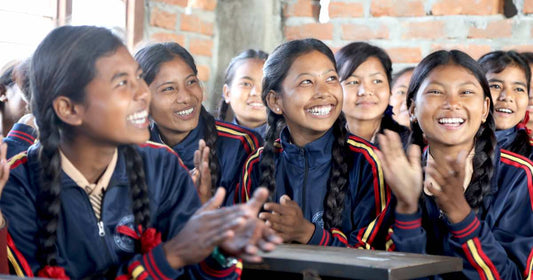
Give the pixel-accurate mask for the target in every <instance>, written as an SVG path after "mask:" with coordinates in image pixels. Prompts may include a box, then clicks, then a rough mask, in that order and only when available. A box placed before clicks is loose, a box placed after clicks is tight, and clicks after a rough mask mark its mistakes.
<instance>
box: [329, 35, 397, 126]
mask: <svg viewBox="0 0 533 280" xmlns="http://www.w3.org/2000/svg"><path fill="white" fill-rule="evenodd" d="M371 57H375V58H377V59H378V60H379V62H381V65H382V66H383V69H384V70H385V74H386V76H387V82H388V84H389V92H390V89H391V87H392V83H391V80H392V61H391V59H390V57H389V55H388V54H387V53H386V52H385V51H384V50H383V49H381V48H379V47H376V46H373V45H370V44H368V43H364V42H354V43H350V44H348V45H346V46H344V47H342V48H341V49H340V50H339V51H338V52H337V53H335V61H336V65H337V69H339V79H340V81H341V82H342V81H344V80H346V79H348V77H350V75H352V73H353V72H354V71H355V70H356V69H357V67H359V66H360V65H361V64H363V63H364V62H365V61H367V60H368V59H369V58H371ZM385 129H389V130H392V131H395V132H398V133H401V132H403V131H405V128H403V127H402V126H401V125H400V124H398V123H397V122H396V121H395V120H394V119H393V118H392V110H390V109H389V110H385V111H384V112H383V118H382V119H381V125H380V129H379V132H380V133H383V131H384V130H385Z"/></svg>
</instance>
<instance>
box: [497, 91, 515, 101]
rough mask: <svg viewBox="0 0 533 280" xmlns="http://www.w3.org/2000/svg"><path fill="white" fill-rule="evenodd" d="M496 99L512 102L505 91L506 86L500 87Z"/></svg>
mask: <svg viewBox="0 0 533 280" xmlns="http://www.w3.org/2000/svg"><path fill="white" fill-rule="evenodd" d="M498 101H509V102H512V101H513V100H512V98H510V96H509V94H508V93H507V89H506V88H502V90H501V91H500V94H499V95H498Z"/></svg>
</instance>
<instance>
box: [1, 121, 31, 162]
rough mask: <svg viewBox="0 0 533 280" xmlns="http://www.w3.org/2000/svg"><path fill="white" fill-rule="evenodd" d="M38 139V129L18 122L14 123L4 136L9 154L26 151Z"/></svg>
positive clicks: (9, 155) (9, 156)
mask: <svg viewBox="0 0 533 280" xmlns="http://www.w3.org/2000/svg"><path fill="white" fill-rule="evenodd" d="M36 139H37V130H36V129H34V128H33V127H31V126H29V125H26V124H23V123H16V124H15V125H13V127H12V128H11V130H10V131H9V133H8V134H7V136H6V137H5V138H4V142H5V143H7V156H6V158H8V159H9V158H11V157H12V156H14V155H16V154H18V153H20V152H23V151H26V150H27V149H28V148H29V147H30V146H31V145H32V144H33V143H35V140H36Z"/></svg>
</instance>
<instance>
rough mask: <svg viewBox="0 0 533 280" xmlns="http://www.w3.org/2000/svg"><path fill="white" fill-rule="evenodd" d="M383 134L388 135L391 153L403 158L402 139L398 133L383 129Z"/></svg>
mask: <svg viewBox="0 0 533 280" xmlns="http://www.w3.org/2000/svg"><path fill="white" fill-rule="evenodd" d="M384 132H385V135H387V137H388V141H387V142H388V144H389V147H390V152H392V155H393V156H394V157H397V158H405V153H404V151H403V145H402V140H401V139H400V135H399V134H398V133H396V132H394V131H392V130H388V129H385V131H384Z"/></svg>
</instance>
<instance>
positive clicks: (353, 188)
mask: <svg viewBox="0 0 533 280" xmlns="http://www.w3.org/2000/svg"><path fill="white" fill-rule="evenodd" d="M263 70H264V77H263V92H262V99H263V102H264V103H265V104H266V106H267V108H268V125H269V130H268V133H267V137H266V139H265V146H264V147H263V148H261V149H259V150H258V151H256V152H255V153H254V154H252V155H251V156H250V157H249V159H248V161H247V163H246V165H245V169H244V173H243V176H242V179H241V182H242V183H241V184H240V186H239V188H240V189H239V192H238V193H237V195H236V200H237V201H246V200H247V199H248V198H249V196H250V194H251V193H252V192H253V191H254V190H255V189H256V188H257V187H259V186H267V187H268V189H269V190H270V193H271V203H267V204H265V207H264V209H265V210H266V211H269V212H268V213H267V212H264V213H261V214H260V218H262V219H265V220H266V221H267V223H268V224H270V226H271V227H272V228H273V229H274V230H276V231H277V232H278V233H279V234H280V235H281V236H282V237H283V239H284V241H285V242H298V243H302V244H312V245H322V246H353V247H358V248H366V249H370V248H381V247H382V245H383V240H384V236H383V235H381V233H379V232H378V230H379V228H380V225H381V223H382V221H383V219H384V216H385V213H386V211H387V210H388V205H389V202H390V193H389V190H388V189H387V188H386V186H385V185H384V182H383V178H382V177H381V167H380V166H379V163H378V162H377V161H376V160H375V157H374V156H375V154H374V149H373V147H372V146H371V145H370V144H368V142H367V141H365V140H363V139H361V138H359V137H357V136H353V135H348V132H347V131H346V122H345V119H344V115H343V114H342V104H343V103H342V101H343V96H342V88H341V86H340V83H339V78H338V76H337V69H336V66H335V59H334V56H333V53H332V52H331V50H330V49H329V48H328V47H327V46H326V45H325V44H324V43H322V42H321V41H319V40H316V39H305V40H296V41H290V42H287V43H284V44H282V45H280V46H279V47H277V48H276V50H274V52H273V53H272V54H271V55H270V56H269V58H268V59H267V61H266V62H265V66H264V68H263ZM285 123H286V127H284V128H283V129H282V131H281V135H280V134H279V133H277V132H276V130H278V129H279V128H280V127H283V126H284V124H285ZM278 137H279V139H278ZM276 139H277V140H276Z"/></svg>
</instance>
